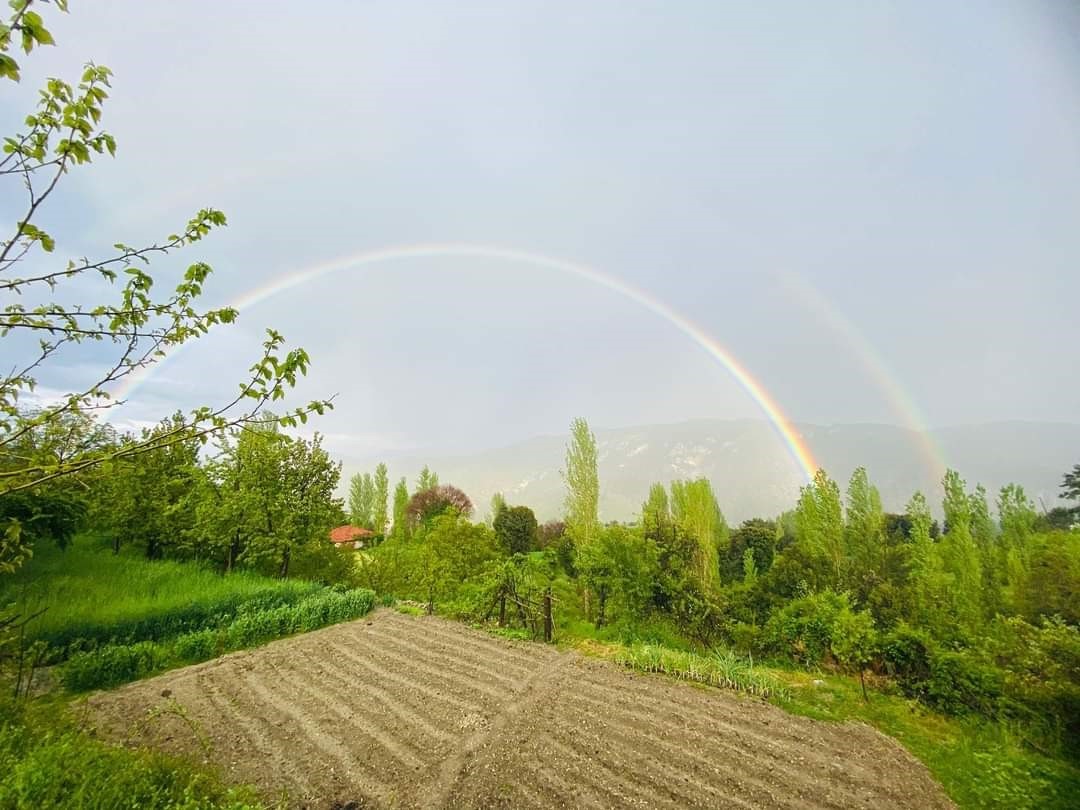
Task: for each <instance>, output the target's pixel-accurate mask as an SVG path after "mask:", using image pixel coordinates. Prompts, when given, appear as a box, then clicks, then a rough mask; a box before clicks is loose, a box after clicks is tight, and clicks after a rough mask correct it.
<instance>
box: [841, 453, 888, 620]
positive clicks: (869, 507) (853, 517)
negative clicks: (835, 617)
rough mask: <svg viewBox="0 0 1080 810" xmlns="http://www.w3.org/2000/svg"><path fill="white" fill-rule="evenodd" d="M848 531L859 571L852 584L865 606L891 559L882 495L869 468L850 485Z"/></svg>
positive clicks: (854, 475) (860, 471)
mask: <svg viewBox="0 0 1080 810" xmlns="http://www.w3.org/2000/svg"><path fill="white" fill-rule="evenodd" d="M844 530H845V532H846V544H847V548H848V551H849V553H850V555H851V559H852V562H853V565H854V568H855V570H856V571H857V576H855V577H852V578H851V579H850V581H851V584H852V585H854V586H855V588H856V591H857V592H858V593H859V595H860V601H861V602H863V601H865V599H866V596H867V594H868V593H869V592H870V590H871V589H872V588H873V586H874V584H875V583H876V582H880V581H882V580H884V578H885V568H886V563H887V557H888V548H887V546H886V543H885V514H884V512H883V510H882V508H881V494H880V493H879V492H878V489H877V487H875V486H874V485H873V484H871V483H870V479H869V476H868V475H867V474H866V468H865V467H859V468H857V469H856V470H855V472H853V473H852V474H851V480H850V481H849V482H848V488H847V522H846V525H845V527H844Z"/></svg>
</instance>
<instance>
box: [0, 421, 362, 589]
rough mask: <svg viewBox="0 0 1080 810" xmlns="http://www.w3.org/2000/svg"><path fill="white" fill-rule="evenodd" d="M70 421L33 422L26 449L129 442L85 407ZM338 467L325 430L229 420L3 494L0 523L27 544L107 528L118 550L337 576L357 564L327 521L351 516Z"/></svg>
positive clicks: (167, 425)
mask: <svg viewBox="0 0 1080 810" xmlns="http://www.w3.org/2000/svg"><path fill="white" fill-rule="evenodd" d="M178 419H179V417H175V416H174V417H171V418H169V419H167V420H165V421H164V422H162V423H161V424H160V425H158V426H157V427H155V428H153V429H147V430H144V431H143V436H142V437H141V439H140V440H145V439H150V438H151V437H152V434H154V433H168V432H170V431H173V430H175V425H176V422H177V420H178ZM64 422H65V424H64V428H65V429H64V430H62V431H45V430H40V431H29V432H27V434H26V435H25V436H23V437H22V439H21V442H20V444H21V445H22V449H23V450H24V451H25V452H27V453H32V454H34V455H36V456H38V457H41V456H52V457H57V458H62V457H63V456H64V455H65V454H67V453H69V452H72V448H73V446H78V447H80V448H83V449H85V448H86V447H87V446H88V445H93V446H95V447H98V448H102V449H103V451H104V449H105V448H108V447H109V446H111V445H116V446H120V445H123V444H125V443H128V442H130V441H132V439H131V437H128V436H125V435H124V434H120V433H117V432H116V431H114V430H112V429H111V428H109V427H108V426H102V425H100V424H99V423H97V422H96V421H95V420H92V419H90V418H87V417H84V416H79V415H71V416H69V417H67V418H66V419H65V420H64ZM17 453H18V449H16V450H15V451H13V452H12V453H10V454H9V453H5V454H4V455H3V456H0V466H5V467H6V466H9V465H10V464H15V463H17V458H16V454H17ZM340 476H341V465H340V464H339V463H338V462H335V461H333V460H332V459H331V458H330V456H329V455H328V454H327V452H326V451H325V450H324V449H323V447H322V439H321V437H320V436H319V435H318V434H316V435H315V437H314V438H313V439H310V440H306V439H302V438H298V437H295V436H290V435H288V434H286V433H284V432H282V431H281V429H280V427H279V425H278V424H277V422H276V421H274V420H273V418H271V419H270V420H269V421H267V422H264V423H259V424H253V425H247V426H244V427H242V428H236V429H233V430H231V431H229V432H227V433H225V434H224V435H223V436H222V437H221V439H220V440H219V441H218V442H217V443H216V444H214V445H204V444H202V443H200V442H199V441H198V440H196V439H186V440H183V441H174V442H172V443H170V444H168V445H167V446H164V447H160V448H155V449H153V450H149V451H147V452H143V453H140V454H138V455H135V456H130V457H124V458H119V459H116V460H113V461H109V462H105V463H102V464H100V465H98V466H97V467H96V468H94V469H93V470H90V471H88V472H86V473H83V474H81V475H79V476H68V477H65V478H61V479H58V480H57V481H56V482H55V483H49V484H42V485H40V486H39V487H36V488H35V489H34V490H32V491H28V492H26V493H15V494H9V495H5V496H4V497H3V498H2V499H0V521H9V520H15V521H18V525H19V528H20V536H21V538H22V542H23V544H24V547H25V548H26V549H27V550H29V548H32V546H33V544H34V543H36V542H57V543H59V544H60V545H61V546H63V545H66V544H67V543H68V542H69V541H70V539H71V537H72V535H73V534H74V533H75V532H77V531H79V530H82V529H90V530H92V531H94V532H96V533H99V534H102V535H105V536H107V537H108V538H109V539H110V542H111V543H112V548H113V551H114V553H119V552H120V551H121V550H122V549H128V550H130V549H138V550H139V551H140V553H142V554H144V555H145V556H146V557H147V558H148V559H164V558H171V559H192V560H199V561H203V562H205V563H207V564H209V565H211V566H213V567H216V568H218V569H220V570H221V571H225V572H228V571H232V570H234V569H236V568H239V567H243V568H248V569H254V570H257V571H260V572H262V573H266V574H274V575H278V576H281V577H285V576H288V575H289V574H292V573H297V574H300V575H302V576H307V577H314V578H317V579H324V580H327V581H331V580H340V579H342V578H347V574H348V573H349V572H350V571H351V563H350V561H349V560H348V558H347V557H345V556H343V555H341V554H337V553H336V550H335V549H334V548H333V546H332V544H331V543H330V542H329V540H328V531H329V529H330V528H331V527H333V526H335V525H338V524H340V523H342V522H343V521H344V519H345V516H344V509H343V503H342V501H341V500H340V499H339V498H337V497H336V494H335V492H336V489H337V486H338V482H339V480H340ZM16 567H17V565H12V566H11V568H12V569H14V568H16Z"/></svg>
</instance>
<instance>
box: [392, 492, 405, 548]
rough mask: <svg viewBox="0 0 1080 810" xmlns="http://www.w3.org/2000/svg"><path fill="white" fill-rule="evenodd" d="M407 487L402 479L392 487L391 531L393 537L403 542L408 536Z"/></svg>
mask: <svg viewBox="0 0 1080 810" xmlns="http://www.w3.org/2000/svg"><path fill="white" fill-rule="evenodd" d="M408 510H409V485H408V484H407V483H406V481H405V479H404V478H402V479H401V480H399V481H398V482H397V486H396V487H394V525H393V527H392V529H391V532H392V533H393V536H394V537H395V538H397V539H399V540H404V539H406V538H407V537H408V536H409V517H408Z"/></svg>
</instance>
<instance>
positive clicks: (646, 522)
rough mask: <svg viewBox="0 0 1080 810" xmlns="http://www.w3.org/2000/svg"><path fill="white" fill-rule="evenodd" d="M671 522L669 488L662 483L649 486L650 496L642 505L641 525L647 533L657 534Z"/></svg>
mask: <svg viewBox="0 0 1080 810" xmlns="http://www.w3.org/2000/svg"><path fill="white" fill-rule="evenodd" d="M670 522H671V506H670V505H669V503H668V494H667V490H666V489H665V488H664V485H663V484H661V483H656V484H653V485H652V486H651V487H649V497H648V498H647V499H646V500H645V503H643V504H642V505H641V527H642V530H643V531H644V532H645V534H646V535H650V534H656V533H657V532H659V531H660V530H661V529H663V528H664V527H666V526H667V525H668V524H669V523H670Z"/></svg>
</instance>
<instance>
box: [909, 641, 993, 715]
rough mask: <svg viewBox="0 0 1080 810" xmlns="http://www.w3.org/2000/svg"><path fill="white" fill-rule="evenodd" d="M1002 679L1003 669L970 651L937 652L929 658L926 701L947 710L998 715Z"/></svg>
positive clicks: (953, 712) (946, 711) (944, 710)
mask: <svg viewBox="0 0 1080 810" xmlns="http://www.w3.org/2000/svg"><path fill="white" fill-rule="evenodd" d="M1003 682H1004V678H1003V676H1002V672H1001V670H999V669H997V668H996V667H993V666H990V665H988V664H985V663H983V662H981V661H979V660H977V659H976V658H975V656H974V655H972V654H971V653H969V652H937V653H934V654H933V655H932V656H931V658H930V677H929V679H928V680H927V682H926V702H927V703H929V704H930V705H931V706H933V707H934V708H936V709H940V710H941V711H943V712H945V713H947V714H969V713H971V712H975V713H978V714H981V715H984V716H986V717H995V716H996V714H997V707H998V701H999V700H1000V699H1001V696H1002V686H1003Z"/></svg>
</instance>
